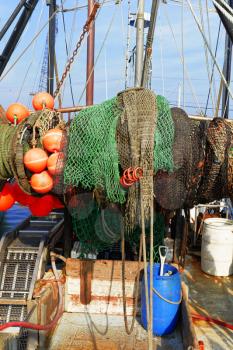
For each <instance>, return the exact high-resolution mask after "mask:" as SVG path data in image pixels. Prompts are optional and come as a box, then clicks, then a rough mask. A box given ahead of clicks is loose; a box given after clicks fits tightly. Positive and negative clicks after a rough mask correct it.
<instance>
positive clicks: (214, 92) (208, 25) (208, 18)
mask: <svg viewBox="0 0 233 350" xmlns="http://www.w3.org/2000/svg"><path fill="white" fill-rule="evenodd" d="M205 9H206V18H207V30H208V39H209V43H210V48H211V50H212V49H213V45H212V35H211V30H210V16H209V11H208V0H205ZM220 22H221V21H220ZM213 74H214V73H213ZM211 76H212V75H211ZM212 79H213V94H214V100H215V101H216V100H217V92H216V83H215V76H214V75H213V77H212ZM212 79H211V81H212Z"/></svg>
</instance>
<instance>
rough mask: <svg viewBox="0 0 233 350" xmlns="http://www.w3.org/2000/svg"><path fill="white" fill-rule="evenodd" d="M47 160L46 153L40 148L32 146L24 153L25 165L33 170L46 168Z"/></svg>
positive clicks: (35, 171) (36, 171)
mask: <svg viewBox="0 0 233 350" xmlns="http://www.w3.org/2000/svg"><path fill="white" fill-rule="evenodd" d="M47 160H48V155H47V153H46V152H45V151H44V150H43V149H41V148H32V149H30V150H29V151H27V152H26V153H25V155H24V158H23V162H24V165H25V167H26V168H27V169H28V170H30V171H32V172H34V173H40V172H41V171H43V170H44V169H45V168H46V165H47Z"/></svg>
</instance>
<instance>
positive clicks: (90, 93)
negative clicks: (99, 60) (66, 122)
mask: <svg viewBox="0 0 233 350" xmlns="http://www.w3.org/2000/svg"><path fill="white" fill-rule="evenodd" d="M94 3H95V0H88V17H89V16H90V14H91V11H92V8H93V6H94ZM94 57H95V23H94V21H93V22H92V24H91V26H90V30H89V36H88V38H87V75H86V80H87V87H86V105H87V106H90V105H93V101H94Z"/></svg>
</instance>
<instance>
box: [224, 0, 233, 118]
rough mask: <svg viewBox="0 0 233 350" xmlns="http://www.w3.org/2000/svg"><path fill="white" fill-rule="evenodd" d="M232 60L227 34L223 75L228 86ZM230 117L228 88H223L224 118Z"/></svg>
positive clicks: (230, 3)
mask: <svg viewBox="0 0 233 350" xmlns="http://www.w3.org/2000/svg"><path fill="white" fill-rule="evenodd" d="M228 3H229V5H230V6H231V8H233V0H229V1H228ZM231 60H232V41H231V38H230V36H229V35H228V33H226V38H225V57H224V65H223V74H224V76H225V78H226V81H227V84H228V85H229V84H230V81H231ZM228 115H229V92H228V90H227V88H226V86H225V85H224V86H223V91H222V118H226V119H228Z"/></svg>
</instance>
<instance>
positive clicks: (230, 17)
mask: <svg viewBox="0 0 233 350" xmlns="http://www.w3.org/2000/svg"><path fill="white" fill-rule="evenodd" d="M219 2H220V3H221V5H220V4H219V3H218V2H217V1H216V0H213V3H214V5H215V6H216V7H217V8H218V9H219V11H221V12H222V13H223V14H224V16H226V17H227V19H228V20H229V21H230V22H231V23H233V18H232V17H233V10H232V8H231V7H230V6H229V5H228V4H227V3H226V2H225V1H221V0H219ZM223 6H225V8H226V9H227V10H228V11H227V10H225V9H224V7H223ZM229 12H230V13H231V14H230V13H229Z"/></svg>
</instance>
